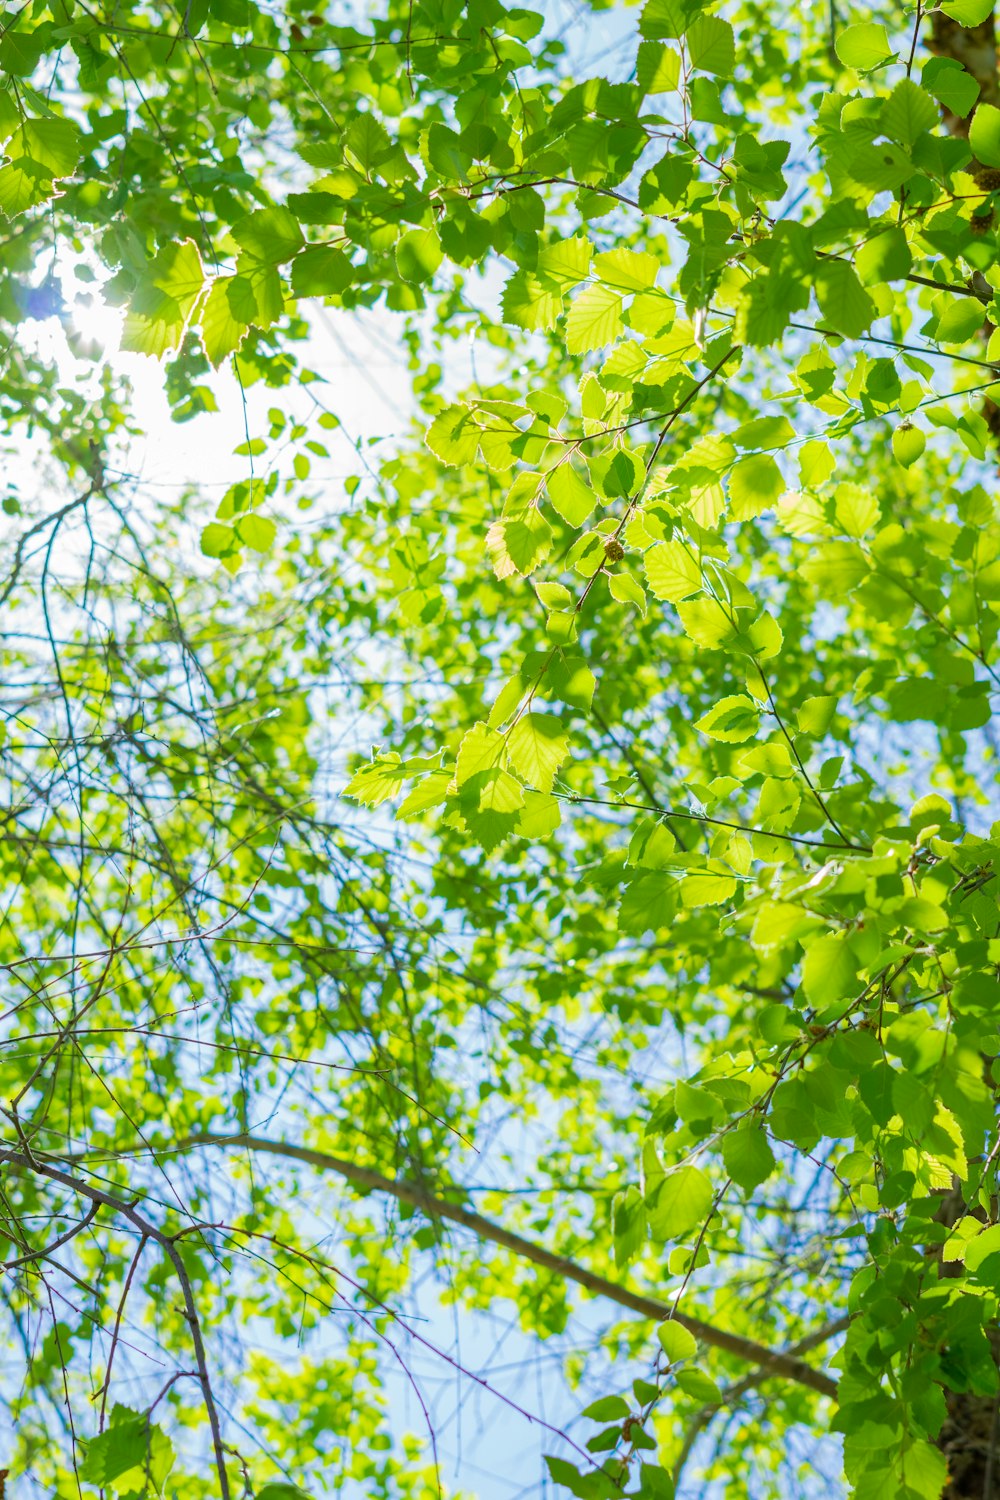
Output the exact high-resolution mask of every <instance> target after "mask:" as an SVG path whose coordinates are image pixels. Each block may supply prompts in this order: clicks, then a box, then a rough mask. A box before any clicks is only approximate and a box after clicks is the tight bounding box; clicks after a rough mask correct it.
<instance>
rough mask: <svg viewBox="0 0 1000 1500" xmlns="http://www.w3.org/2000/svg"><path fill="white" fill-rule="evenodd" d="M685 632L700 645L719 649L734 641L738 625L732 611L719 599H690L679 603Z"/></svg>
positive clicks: (678, 607) (678, 609) (678, 611)
mask: <svg viewBox="0 0 1000 1500" xmlns="http://www.w3.org/2000/svg"><path fill="white" fill-rule="evenodd" d="M677 613H678V614H679V615H680V617H681V624H682V625H683V626H684V631H685V634H687V635H689V636H690V637H691V639H692V640H693V641H694V642H695V644H696V645H698V646H706V647H708V648H709V649H710V650H717V649H718V648H719V647H720V646H724V645H727V644H730V643H732V642H733V641H734V640H735V639H736V636H737V633H738V632H737V626H736V624H735V622H734V620H733V619H732V616H731V615H730V613H729V612H728V611H727V610H726V609H725V608H724V606H723V605H722V604H720V603H719V601H718V600H717V599H689V600H688V601H687V602H686V603H684V604H678V606H677Z"/></svg>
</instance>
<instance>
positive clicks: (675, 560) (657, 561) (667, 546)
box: [643, 542, 702, 604]
mask: <svg viewBox="0 0 1000 1500" xmlns="http://www.w3.org/2000/svg"><path fill="white" fill-rule="evenodd" d="M643 567H644V569H645V572H646V582H647V584H648V585H649V588H650V590H651V592H652V593H654V594H655V595H656V597H657V599H666V600H668V601H669V602H670V603H671V604H676V603H677V602H678V601H679V600H681V599H686V598H688V597H689V596H690V595H691V594H696V593H698V592H699V590H700V589H701V587H702V576H701V568H700V567H699V566H698V563H697V561H696V559H695V558H694V557H693V556H692V555H691V551H690V549H689V548H688V547H685V546H684V545H683V543H681V542H659V543H657V545H656V546H655V547H651V548H650V549H649V551H648V552H647V553H646V555H645V557H644V558H643Z"/></svg>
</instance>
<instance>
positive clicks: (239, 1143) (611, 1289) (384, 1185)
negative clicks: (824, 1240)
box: [178, 1134, 842, 1398]
mask: <svg viewBox="0 0 1000 1500" xmlns="http://www.w3.org/2000/svg"><path fill="white" fill-rule="evenodd" d="M187 1146H222V1147H228V1146H232V1147H239V1148H242V1149H244V1150H247V1151H259V1152H262V1153H264V1152H266V1153H267V1154H269V1155H271V1156H282V1157H286V1158H288V1159H289V1160H292V1161H302V1162H307V1163H308V1164H309V1165H310V1166H313V1167H317V1168H319V1170H320V1171H326V1172H336V1173H337V1174H338V1175H339V1176H340V1177H344V1178H346V1180H347V1181H348V1182H351V1183H353V1184H354V1185H355V1187H359V1188H362V1189H364V1190H366V1191H368V1192H376V1193H389V1194H390V1195H391V1196H392V1197H394V1198H397V1199H398V1200H399V1201H400V1202H401V1203H409V1204H410V1205H411V1206H412V1207H414V1208H419V1209H420V1210H421V1211H422V1212H423V1213H425V1214H427V1215H428V1217H429V1218H437V1219H450V1220H451V1221H452V1223H454V1224H461V1225H462V1226H463V1228H465V1229H470V1230H471V1231H472V1233H473V1234H475V1235H477V1236H478V1237H479V1238H480V1239H483V1240H490V1241H492V1243H493V1244H495V1245H502V1246H503V1247H504V1249H505V1250H510V1251H512V1252H513V1254H514V1255H518V1256H520V1257H521V1259H522V1260H528V1261H531V1262H532V1264H533V1265H536V1266H543V1267H544V1268H545V1269H546V1270H547V1271H552V1272H554V1273H555V1275H557V1276H561V1277H563V1278H564V1280H566V1281H573V1282H575V1283H576V1284H577V1286H582V1287H584V1288H585V1289H586V1290H587V1291H588V1292H593V1293H594V1295H595V1296H598V1297H607V1298H608V1300H609V1301H611V1302H617V1303H618V1305H619V1306H620V1307H627V1308H629V1309H630V1310H631V1311H632V1312H636V1313H639V1314H640V1316H642V1317H644V1318H652V1319H654V1320H655V1321H656V1322H658V1323H662V1322H665V1321H666V1320H667V1319H669V1318H670V1317H671V1316H672V1317H673V1319H674V1322H676V1323H679V1324H680V1325H681V1327H682V1328H686V1329H687V1330H688V1332H689V1333H691V1334H693V1335H694V1337H695V1338H696V1339H699V1340H700V1341H701V1342H702V1343H703V1344H709V1345H711V1346H712V1347H713V1348H715V1349H722V1350H724V1351H725V1352H726V1353H727V1354H732V1355H735V1357H736V1358H737V1359H741V1360H744V1361H745V1362H746V1363H747V1364H749V1365H755V1366H757V1367H759V1369H761V1370H762V1371H763V1372H764V1373H765V1374H766V1375H776V1376H783V1377H784V1378H785V1379H786V1380H793V1381H795V1382H796V1383H797V1384H799V1385H804V1386H808V1388H809V1389H810V1390H812V1391H817V1392H818V1393H819V1395H821V1396H829V1397H831V1398H835V1397H836V1394H837V1386H836V1382H835V1381H833V1380H832V1379H831V1378H830V1376H829V1375H827V1374H826V1373H825V1372H824V1371H822V1370H815V1369H813V1367H812V1366H811V1365H808V1364H806V1363H805V1361H804V1360H802V1359H799V1358H798V1357H797V1356H796V1355H795V1354H794V1353H792V1352H791V1351H790V1350H781V1349H768V1348H767V1347H766V1346H765V1345H764V1344H758V1343H756V1342H755V1340H753V1339H748V1338H743V1337H742V1335H740V1334H738V1333H727V1332H726V1331H725V1329H722V1328H716V1327H715V1326H714V1324H711V1323H704V1322H702V1320H701V1319H700V1318H695V1317H691V1316H689V1314H687V1313H673V1314H672V1313H671V1310H670V1307H669V1306H668V1305H667V1303H665V1302H659V1301H657V1299H656V1298H655V1297H648V1296H645V1295H644V1294H643V1293H641V1292H633V1291H630V1290H629V1288H628V1287H624V1286H619V1285H618V1284H617V1283H616V1282H614V1281H608V1280H607V1279H606V1277H604V1276H599V1275H597V1273H596V1272H594V1271H588V1270H587V1268H586V1267H585V1266H580V1265H577V1263H576V1262H575V1261H572V1260H569V1259H568V1258H567V1257H566V1256H564V1255H555V1254H553V1253H552V1251H551V1250H546V1249H544V1248H543V1247H542V1246H541V1245H536V1244H534V1243H533V1242H532V1241H531V1240H526V1239H524V1238H523V1237H522V1236H521V1235H519V1234H514V1233H512V1231H511V1230H509V1229H504V1228H503V1227H502V1226H501V1225H500V1224H495V1223H494V1222H493V1220H492V1219H487V1218H484V1216H483V1215H482V1214H477V1213H475V1212H473V1211H472V1210H471V1209H468V1208H462V1207H461V1206H460V1205H459V1204H457V1203H448V1202H447V1201H446V1200H445V1199H443V1198H438V1197H436V1196H435V1195H434V1194H433V1193H429V1192H427V1191H426V1189H424V1188H422V1187H417V1186H416V1184H415V1183H412V1182H405V1181H403V1180H400V1179H396V1178H391V1177H383V1176H382V1175H381V1173H379V1172H373V1171H372V1170H371V1168H369V1167H359V1166H357V1165H356V1163H354V1162H352V1161H346V1160H344V1158H342V1157H339V1156H330V1155H329V1154H328V1153H327V1152H325V1151H312V1150H310V1149H309V1148H308V1147H306V1146H294V1145H290V1144H287V1143H286V1142H284V1141H272V1140H268V1139H267V1138H266V1137H264V1136H255V1135H215V1134H204V1135H196V1136H191V1137H190V1138H189V1139H188V1140H186V1141H180V1142H178V1149H180V1150H183V1149H184V1148H185V1147H187ZM841 1327H842V1324H840V1323H836V1324H831V1325H829V1327H828V1328H827V1329H825V1330H822V1331H821V1332H820V1333H818V1334H815V1335H812V1336H811V1337H810V1340H809V1343H808V1347H810V1348H811V1347H814V1344H815V1343H818V1342H821V1341H822V1340H823V1339H824V1338H832V1337H833V1335H834V1334H835V1333H838V1332H840V1331H841Z"/></svg>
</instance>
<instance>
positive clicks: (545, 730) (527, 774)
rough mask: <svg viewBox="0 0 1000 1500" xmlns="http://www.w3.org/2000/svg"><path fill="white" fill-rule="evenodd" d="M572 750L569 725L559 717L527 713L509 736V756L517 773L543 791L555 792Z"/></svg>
mask: <svg viewBox="0 0 1000 1500" xmlns="http://www.w3.org/2000/svg"><path fill="white" fill-rule="evenodd" d="M568 749H569V739H568V736H567V734H566V729H565V726H564V724H563V721H562V720H561V719H560V718H559V717H558V715H556V714H549V713H536V712H532V713H526V714H524V715H522V717H521V718H520V719H518V721H517V723H516V724H515V725H514V727H513V728H512V729H511V731H510V733H509V735H508V736H507V753H508V755H509V756H510V763H511V765H512V766H513V767H514V770H515V771H517V772H518V774H519V775H521V776H523V777H524V779H525V781H527V782H528V784H529V785H530V786H534V787H537V788H538V790H539V791H541V792H550V791H551V790H552V783H553V781H554V780H555V774H556V771H557V770H558V769H559V767H560V765H561V764H562V762H563V761H564V760H565V759H566V755H567V752H568Z"/></svg>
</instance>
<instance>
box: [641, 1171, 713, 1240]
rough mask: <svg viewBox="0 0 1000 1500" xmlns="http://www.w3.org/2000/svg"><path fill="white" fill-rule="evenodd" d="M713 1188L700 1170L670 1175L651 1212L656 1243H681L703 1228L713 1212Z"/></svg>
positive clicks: (651, 1226)
mask: <svg viewBox="0 0 1000 1500" xmlns="http://www.w3.org/2000/svg"><path fill="white" fill-rule="evenodd" d="M712 1199H713V1193H712V1184H711V1182H709V1180H708V1178H707V1177H706V1176H705V1173H704V1172H703V1171H702V1170H701V1168H700V1167H678V1168H677V1169H676V1170H675V1171H673V1172H668V1173H667V1175H666V1177H664V1179H663V1181H662V1183H661V1184H660V1186H659V1189H658V1191H657V1192H656V1195H655V1197H654V1199H653V1201H652V1203H651V1204H649V1205H648V1208H649V1229H650V1233H651V1234H652V1236H653V1238H654V1239H657V1240H663V1241H669V1240H680V1239H683V1238H684V1237H685V1236H686V1235H688V1234H690V1232H691V1231H692V1230H693V1229H696V1228H699V1229H700V1228H701V1226H702V1225H703V1224H704V1223H705V1221H706V1220H707V1218H708V1216H709V1213H710V1212H711V1208H712Z"/></svg>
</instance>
